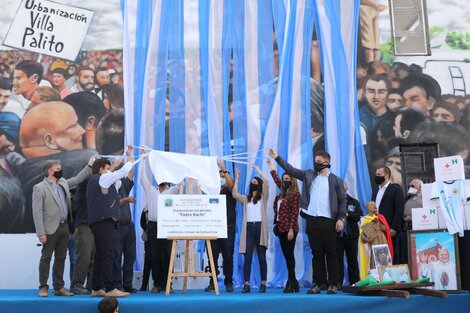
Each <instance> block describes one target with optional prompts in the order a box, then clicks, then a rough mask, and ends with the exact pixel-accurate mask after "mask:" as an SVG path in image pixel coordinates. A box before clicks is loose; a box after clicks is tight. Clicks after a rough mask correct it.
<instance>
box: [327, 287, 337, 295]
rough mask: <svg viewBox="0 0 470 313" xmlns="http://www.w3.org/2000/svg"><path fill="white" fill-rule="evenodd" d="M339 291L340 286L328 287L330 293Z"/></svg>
mask: <svg viewBox="0 0 470 313" xmlns="http://www.w3.org/2000/svg"><path fill="white" fill-rule="evenodd" d="M337 292H338V287H336V286H334V285H332V286H330V287H328V291H327V293H328V294H330V295H334V294H336V293H337Z"/></svg>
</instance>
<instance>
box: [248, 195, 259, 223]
mask: <svg viewBox="0 0 470 313" xmlns="http://www.w3.org/2000/svg"><path fill="white" fill-rule="evenodd" d="M246 221H247V222H261V200H260V201H258V202H257V203H256V204H254V203H253V202H248V203H247V204H246Z"/></svg>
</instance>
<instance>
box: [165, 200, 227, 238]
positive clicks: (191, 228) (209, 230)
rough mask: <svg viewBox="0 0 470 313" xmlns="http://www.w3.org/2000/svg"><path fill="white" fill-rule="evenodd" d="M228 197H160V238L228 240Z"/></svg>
mask: <svg viewBox="0 0 470 313" xmlns="http://www.w3.org/2000/svg"><path fill="white" fill-rule="evenodd" d="M225 201H226V199H225V195H215V196H213V195H160V196H158V234H157V237H158V238H167V237H177V236H178V237H209V236H213V237H217V238H227V213H226V206H225Z"/></svg>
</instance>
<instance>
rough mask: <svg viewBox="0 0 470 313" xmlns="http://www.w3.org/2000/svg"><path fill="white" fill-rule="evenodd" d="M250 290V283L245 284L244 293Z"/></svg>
mask: <svg viewBox="0 0 470 313" xmlns="http://www.w3.org/2000/svg"><path fill="white" fill-rule="evenodd" d="M248 292H250V285H248V284H244V285H243V289H242V293H248Z"/></svg>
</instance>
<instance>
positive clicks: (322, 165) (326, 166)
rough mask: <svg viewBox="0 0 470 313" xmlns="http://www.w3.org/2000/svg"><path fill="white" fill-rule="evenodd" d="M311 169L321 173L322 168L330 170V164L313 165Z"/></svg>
mask: <svg viewBox="0 0 470 313" xmlns="http://www.w3.org/2000/svg"><path fill="white" fill-rule="evenodd" d="M313 168H314V169H315V171H317V172H321V171H322V170H323V169H324V168H330V164H328V165H325V164H322V163H315V164H314V166H313Z"/></svg>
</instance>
